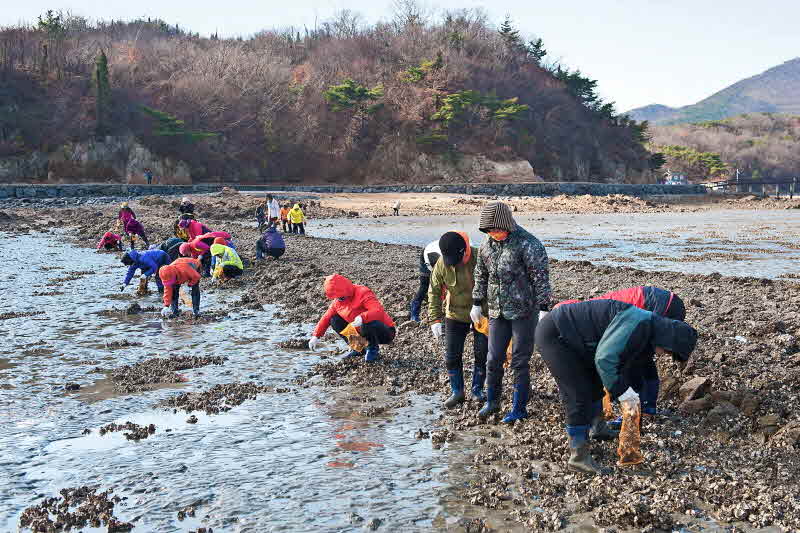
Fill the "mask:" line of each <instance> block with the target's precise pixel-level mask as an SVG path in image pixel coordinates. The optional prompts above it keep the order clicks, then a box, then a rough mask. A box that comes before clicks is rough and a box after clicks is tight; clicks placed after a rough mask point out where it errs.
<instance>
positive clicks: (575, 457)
mask: <svg viewBox="0 0 800 533" xmlns="http://www.w3.org/2000/svg"><path fill="white" fill-rule="evenodd" d="M535 342H536V345H537V346H538V347H539V353H541V355H542V359H543V360H544V362H545V364H546V365H547V368H548V369H549V370H550V373H551V374H552V375H553V378H554V379H555V380H556V384H557V385H558V390H559V394H560V396H561V403H562V405H563V406H564V411H565V412H566V416H567V435H568V436H569V445H570V448H571V455H570V458H569V461H568V463H567V466H568V467H569V468H570V469H571V470H574V471H577V472H584V473H590V474H596V473H601V472H602V469H601V468H600V467H599V466H598V465H597V463H596V462H595V461H594V459H593V458H592V456H591V455H590V454H589V444H588V439H589V437H592V438H594V439H599V440H609V439H613V438H615V437H616V436H617V433H616V432H614V431H612V430H610V429H609V428H608V426H607V425H606V422H605V419H604V417H603V408H602V399H603V395H604V392H603V388H604V387H605V389H606V390H608V392H609V394H610V395H611V398H612V399H613V400H617V399H618V398H619V397H620V396H621V395H622V394H623V393H625V392H626V391H628V389H629V388H630V387H631V382H630V368H631V367H632V366H633V365H636V364H637V363H638V362H639V360H640V359H641V358H643V357H647V356H648V355H649V354H651V353H653V352H655V354H656V355H665V354H671V355H672V357H673V358H675V359H676V360H678V361H686V360H688V359H689V355H691V353H692V352H693V351H694V348H695V346H696V345H697V332H696V331H695V330H694V328H692V327H691V326H689V325H688V324H686V323H685V322H682V321H680V320H673V319H670V318H666V317H663V316H660V315H658V314H656V313H653V312H651V311H645V310H644V309H640V308H638V307H636V306H635V305H632V304H629V303H625V302H620V301H617V300H589V301H586V302H579V303H573V304H570V305H562V306H560V307H557V308H555V309H554V310H553V311H552V312H550V313H549V314H547V316H545V317H544V318H543V319H542V320H541V321H540V322H539V325H538V327H537V328H536V338H535Z"/></svg>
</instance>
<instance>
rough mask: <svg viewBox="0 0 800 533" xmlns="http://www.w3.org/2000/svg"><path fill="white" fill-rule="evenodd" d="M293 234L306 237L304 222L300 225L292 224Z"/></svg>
mask: <svg viewBox="0 0 800 533" xmlns="http://www.w3.org/2000/svg"><path fill="white" fill-rule="evenodd" d="M292 233H299V234H300V235H305V234H306V225H305V224H304V223H303V222H301V223H299V224H295V223H292Z"/></svg>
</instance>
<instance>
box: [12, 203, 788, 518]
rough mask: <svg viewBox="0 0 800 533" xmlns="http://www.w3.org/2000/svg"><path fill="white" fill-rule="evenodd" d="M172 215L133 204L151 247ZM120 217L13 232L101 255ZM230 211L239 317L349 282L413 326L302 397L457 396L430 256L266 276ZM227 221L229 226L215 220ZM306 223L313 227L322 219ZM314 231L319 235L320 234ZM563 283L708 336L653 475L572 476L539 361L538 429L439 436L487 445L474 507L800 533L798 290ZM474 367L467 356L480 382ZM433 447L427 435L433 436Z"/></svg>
mask: <svg viewBox="0 0 800 533" xmlns="http://www.w3.org/2000/svg"><path fill="white" fill-rule="evenodd" d="M231 196H232V195H231ZM230 201H234V199H230ZM173 204H174V202H171V201H147V200H143V201H142V202H141V203H136V202H133V203H132V207H133V208H134V209H135V210H136V212H137V214H138V217H139V219H140V220H142V221H143V223H144V225H145V227H146V229H147V231H148V233H149V234H150V235H151V242H158V241H159V240H163V239H166V238H167V237H169V236H170V232H171V226H172V222H173V220H174V215H175V211H174V207H175V205H173ZM323 205H324V202H323ZM202 209H203V207H201V208H200V209H199V211H200V212H203V211H202ZM474 209H476V210H477V209H478V208H477V207H474ZM116 211H117V206H106V207H103V208H96V207H90V208H77V209H69V210H54V211H53V212H50V213H37V217H38V218H37V221H36V222H35V223H33V225H32V223H31V222H29V220H30V219H29V216H30V214H31V213H30V212H26V211H25V210H20V211H15V212H13V213H12V216H21V217H24V218H23V219H17V220H16V222H15V224H16V227H17V228H18V229H19V230H22V231H24V230H23V229H22V228H24V227H26V226H27V227H28V228H31V229H35V228H36V227H45V226H46V225H47V224H48V223H47V220H48V219H54V218H58V219H59V220H60V221H61V222H62V223H64V224H67V225H70V226H73V225H74V229H73V230H71V232H73V234H74V235H75V237H76V238H77V240H78V242H79V243H80V244H81V245H84V246H91V247H94V244H95V243H96V241H97V239H99V236H100V235H101V234H102V233H103V232H104V231H106V230H108V229H109V227H110V226H111V225H112V224H113V222H114V220H115V218H116ZM231 212H233V211H231V210H229V209H228V208H224V209H222V208H221V209H219V210H218V211H214V210H211V209H209V211H208V214H209V216H208V217H203V216H200V217H199V218H200V219H201V220H202V221H203V222H204V223H206V224H207V225H209V226H210V227H211V228H212V229H220V230H227V231H230V232H231V233H233V234H234V237H235V239H236V242H237V246H238V248H239V250H240V253H241V255H242V257H243V259H245V260H246V261H247V262H248V266H247V268H246V270H245V274H244V275H243V277H242V278H241V283H242V284H243V285H244V286H245V287H251V290H250V291H249V292H248V293H247V294H245V295H244V296H243V297H242V298H241V300H239V301H238V302H236V304H235V306H250V307H251V308H252V307H253V304H256V303H257V304H265V303H270V304H272V303H274V304H280V305H281V306H282V308H283V311H282V313H281V319H282V320H284V321H286V322H293V323H312V322H314V321H316V319H317V318H318V317H319V316H320V314H321V313H322V312H323V311H324V309H325V308H326V306H327V303H328V302H327V301H326V300H325V297H324V295H323V292H322V280H323V278H324V277H325V276H326V275H328V274H330V273H333V272H339V273H341V274H343V275H346V276H348V277H350V278H351V279H352V280H353V281H355V282H356V283H363V284H366V285H369V286H370V287H371V288H372V289H373V290H374V291H375V293H376V294H377V295H378V297H379V298H380V299H381V301H382V302H383V303H384V305H385V307H386V309H387V310H388V312H389V313H390V314H391V315H392V316H393V317H394V319H395V321H396V322H397V323H398V325H400V327H399V333H398V337H397V339H396V340H395V342H394V343H393V344H392V345H390V346H384V347H382V350H381V353H382V359H381V360H380V361H379V362H377V363H375V364H366V363H365V362H363V361H361V360H357V359H355V358H353V359H348V360H339V359H338V358H335V357H327V358H325V359H323V360H321V362H320V363H319V364H318V365H316V366H315V367H314V370H313V371H312V372H311V373H309V374H308V375H304V376H297V380H296V381H297V383H298V385H300V386H320V385H324V386H333V387H342V386H348V385H360V386H372V387H381V388H385V389H387V390H388V391H389V393H390V394H391V395H394V396H397V397H398V401H400V400H402V397H403V395H406V394H409V393H422V394H435V395H439V396H440V397H441V398H442V400H443V399H444V398H446V396H447V394H448V392H449V391H448V385H447V379H446V373H445V370H444V361H443V356H442V347H441V345H439V344H437V343H435V342H434V341H433V340H432V337H431V335H430V332H429V330H428V329H427V326H426V325H424V324H422V325H417V324H415V323H409V322H408V302H409V300H410V299H411V297H412V295H413V294H414V292H415V291H416V288H417V282H418V274H417V264H418V254H419V249H417V248H414V247H409V246H397V245H385V244H380V243H375V242H370V241H366V242H354V241H344V240H327V239H316V238H313V237H299V236H291V235H290V236H287V237H286V239H287V252H286V254H285V255H284V256H283V257H282V258H281V259H280V260H278V261H262V262H258V263H254V244H255V240H256V238H257V232H256V229H255V228H254V227H252V224H250V225H248V226H245V225H242V224H239V222H246V221H249V219H250V218H251V217H250V216H249V215H247V211H246V210H243V211H241V213H243V214H242V218H235V217H231V218H226V217H227V216H228V214H230V213H231ZM216 213H225V217H223V218H217V216H215V214H216ZM237 213H238V211H237ZM308 214H309V218H311V219H312V220H313V218H314V207H309V213H308ZM309 230H310V231H311V232H313V224H312V225H311V227H310V228H309ZM551 282H552V285H553V289H554V293H555V296H556V298H557V299H566V298H585V297H591V296H593V295H597V294H600V293H601V292H605V291H608V290H614V289H620V288H624V287H629V286H633V285H639V284H652V285H656V286H659V287H664V288H667V289H670V290H674V291H675V292H677V293H678V294H679V295H680V296H681V297H682V298H683V299H684V301H685V302H687V322H689V323H690V324H692V325H693V326H694V327H695V328H697V329H698V331H699V332H700V342H699V344H698V348H697V350H696V352H695V354H694V355H693V356H692V358H691V360H690V361H689V363H688V364H687V365H686V366H685V367H684V368H679V367H678V366H677V365H675V364H674V363H672V362H671V361H660V362H659V364H660V370H661V376H662V395H661V401H660V404H661V405H660V406H661V407H664V408H668V409H671V410H673V411H674V412H675V414H674V415H672V416H669V417H667V418H663V419H659V420H658V421H653V420H645V422H644V426H643V431H644V434H643V436H642V450H643V453H644V456H645V462H644V463H643V464H642V465H639V466H636V467H617V466H616V459H617V457H616V442H614V443H597V444H594V445H593V449H592V453H593V454H594V456H595V457H596V458H597V459H598V460H599V461H600V462H601V463H602V464H603V465H604V466H607V467H610V468H611V470H612V472H611V474H610V475H607V476H602V477H585V476H583V475H578V474H573V473H570V472H569V471H567V470H566V468H565V463H566V459H567V455H568V449H567V443H566V436H565V432H564V419H563V414H562V410H561V407H560V404H559V402H558V395H557V389H556V386H555V383H554V381H553V380H552V378H551V377H550V376H549V374H548V372H547V370H546V368H545V366H544V364H543V363H542V362H541V360H540V359H539V358H538V357H537V356H534V358H533V359H532V361H531V377H532V388H533V392H532V394H531V402H530V405H529V407H528V411H529V413H530V414H531V418H529V419H528V420H525V421H522V422H518V423H517V424H516V425H514V426H513V427H511V428H508V427H504V426H502V425H500V424H499V423H498V419H497V418H495V419H493V420H490V421H488V422H487V423H481V422H480V421H479V420H478V419H477V417H476V412H477V410H478V409H479V407H480V406H479V405H477V404H476V403H471V402H467V403H465V404H463V406H461V407H459V408H456V409H454V410H452V411H445V410H444V409H443V410H442V414H441V420H440V422H441V425H440V427H437V428H430V429H432V430H433V431H432V432H431V435H430V437H431V438H432V440H434V442H436V443H437V445H439V444H441V443H443V442H448V441H453V440H460V439H466V440H474V442H475V443H476V445H477V446H476V453H475V458H474V465H475V467H476V471H475V472H476V473H475V476H474V480H473V482H472V484H471V485H470V486H468V487H464V489H463V498H464V500H465V501H468V502H470V503H472V504H474V505H478V506H486V507H489V508H493V509H499V510H503V511H506V512H507V513H508V518H509V520H510V522H509V523H510V524H514V523H518V524H524V525H526V526H527V527H529V528H531V529H534V530H550V529H559V528H561V527H564V526H567V525H576V524H579V523H594V524H595V525H597V526H600V527H613V528H615V529H622V530H626V529H628V530H663V531H671V530H673V529H679V528H680V527H681V525H682V524H683V525H687V524H689V525H691V527H692V528H696V527H699V526H697V524H698V523H705V525H706V527H708V526H709V524H708V523H707V522H706V520H709V519H710V520H716V521H720V522H725V523H729V524H734V526H735V527H736V528H738V529H740V530H748V529H755V528H760V527H765V526H777V527H778V528H781V529H783V530H786V531H789V530H795V529H796V527H797V524H800V496H798V490H797V486H798V483H800V461H798V460H797V453H798V448H800V407H798V400H799V398H800V347H799V346H798V342H800V285H797V284H795V283H792V282H783V281H770V280H765V279H757V278H725V277H721V276H719V275H685V274H679V273H672V272H644V271H639V270H635V269H630V268H625V267H604V266H594V265H592V264H590V263H588V262H567V261H551ZM207 283H208V282H207V281H206V280H204V281H203V287H202V290H203V291H206V290H226V288H225V287H224V286H223V287H221V288H213V289H211V288H209V286H208V285H207ZM297 346H302V342H301V341H298V342H297ZM470 354H471V346H469V345H468V346H467V348H466V349H465V363H464V367H465V369H467V375H466V376H465V380H466V381H467V382H469V381H470V379H471V376H470V375H469V369H471V366H472V361H471V355H470ZM696 378H704V379H699V380H698V379H696ZM510 382H511V377H510V376H506V379H505V381H504V396H503V406H502V412H506V411H507V410H508V409H510V399H511V398H510V389H511V386H510ZM690 382H691V383H690ZM244 386H247V384H244ZM682 387H683V389H682ZM689 389H691V390H689ZM225 392H227V391H222V390H220V391H209V393H208V394H206V396H197V395H195V396H189V395H187V396H186V397H185V398H183V399H182V400H181V401H182V402H183V403H182V404H181V405H178V404H176V405H174V406H173V407H176V408H185V407H186V406H190V409H187V411H188V410H203V409H207V405H206V404H207V401H208V399H209V398H213V397H217V396H219V395H220V394H222V393H225ZM257 392H258V391H255V390H253V391H243V392H242V393H239V394H236V396H247V394H251V393H257ZM689 393H691V395H692V396H691V397H697V399H694V400H689V401H682V398H681V396H682V395H684V396H685V395H686V394H689ZM420 436H421V437H423V438H426V437H427V432H424V431H421V432H420ZM470 527H471V528H479V527H480V524H473V525H471V526H470ZM474 530H478V529H474Z"/></svg>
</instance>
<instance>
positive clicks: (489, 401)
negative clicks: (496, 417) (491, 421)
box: [478, 385, 500, 420]
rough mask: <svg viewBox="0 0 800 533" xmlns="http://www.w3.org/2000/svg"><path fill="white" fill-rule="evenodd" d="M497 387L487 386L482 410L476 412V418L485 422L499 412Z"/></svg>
mask: <svg viewBox="0 0 800 533" xmlns="http://www.w3.org/2000/svg"><path fill="white" fill-rule="evenodd" d="M499 392H500V391H499V390H498V388H497V387H495V386H493V385H489V386H488V387H486V403H485V404H484V405H483V408H482V409H481V410H480V411H478V417H479V418H481V419H482V420H486V419H487V418H489V417H490V416H492V415H493V414H495V413H497V412H499V411H500V394H499Z"/></svg>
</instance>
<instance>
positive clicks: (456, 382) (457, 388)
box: [444, 368, 464, 409]
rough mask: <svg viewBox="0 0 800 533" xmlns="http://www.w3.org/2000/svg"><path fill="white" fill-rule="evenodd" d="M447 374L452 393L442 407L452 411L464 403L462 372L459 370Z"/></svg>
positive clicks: (449, 371)
mask: <svg viewBox="0 0 800 533" xmlns="http://www.w3.org/2000/svg"><path fill="white" fill-rule="evenodd" d="M447 374H448V376H449V377H450V390H451V391H453V393H452V394H451V395H450V397H449V398H448V399H447V400H445V402H444V406H445V407H447V408H448V409H452V408H453V407H455V406H456V405H458V404H460V403H463V402H464V372H463V371H462V370H461V369H460V368H459V369H458V370H448V371H447Z"/></svg>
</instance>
